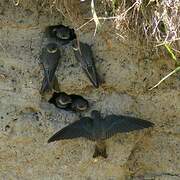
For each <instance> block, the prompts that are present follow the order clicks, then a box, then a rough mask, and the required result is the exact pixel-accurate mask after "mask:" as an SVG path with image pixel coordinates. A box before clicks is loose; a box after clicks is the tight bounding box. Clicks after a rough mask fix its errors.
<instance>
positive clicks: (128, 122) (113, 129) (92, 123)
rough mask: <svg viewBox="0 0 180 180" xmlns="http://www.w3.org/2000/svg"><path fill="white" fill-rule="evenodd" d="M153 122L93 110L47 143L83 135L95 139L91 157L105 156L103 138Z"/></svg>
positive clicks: (147, 126)
mask: <svg viewBox="0 0 180 180" xmlns="http://www.w3.org/2000/svg"><path fill="white" fill-rule="evenodd" d="M152 126H153V123H151V122H149V121H146V120H142V119H138V118H134V117H129V116H122V115H108V116H106V117H105V118H103V117H101V114H100V113H99V112H98V111H96V110H94V111H92V112H91V117H83V118H81V119H80V120H78V121H75V122H74V123H72V124H70V125H68V126H66V127H65V128H63V129H61V130H60V131H58V132H57V133H55V134H54V135H53V136H52V137H51V138H50V139H49V140H48V143H50V142H53V141H58V140H62V139H73V138H79V137H84V138H87V139H89V140H92V141H96V145H95V152H94V155H93V158H95V157H98V156H102V157H104V158H107V153H106V144H105V140H106V139H108V138H110V137H111V136H113V135H115V134H116V133H126V132H130V131H134V130H140V129H144V128H149V127H152Z"/></svg>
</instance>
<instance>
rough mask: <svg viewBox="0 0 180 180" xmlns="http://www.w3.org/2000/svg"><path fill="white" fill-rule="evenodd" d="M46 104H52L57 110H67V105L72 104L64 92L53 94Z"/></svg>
mask: <svg viewBox="0 0 180 180" xmlns="http://www.w3.org/2000/svg"><path fill="white" fill-rule="evenodd" d="M48 102H49V103H52V104H54V105H55V106H56V107H57V108H60V109H67V108H68V107H69V105H70V104H71V103H72V99H71V97H70V96H69V95H68V94H66V93H65V92H59V93H56V92H54V93H53V95H52V97H51V99H50V100H49V101H48Z"/></svg>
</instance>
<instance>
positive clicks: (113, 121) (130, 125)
mask: <svg viewBox="0 0 180 180" xmlns="http://www.w3.org/2000/svg"><path fill="white" fill-rule="evenodd" d="M104 121H105V122H104V123H105V126H104V128H105V132H106V138H109V137H111V136H113V135H114V134H116V133H125V132H130V131H134V130H140V129H144V128H149V127H152V126H153V125H154V124H153V123H152V122H150V121H146V120H142V119H139V118H134V117H130V116H122V115H118V116H117V115H109V116H106V117H105V118H104Z"/></svg>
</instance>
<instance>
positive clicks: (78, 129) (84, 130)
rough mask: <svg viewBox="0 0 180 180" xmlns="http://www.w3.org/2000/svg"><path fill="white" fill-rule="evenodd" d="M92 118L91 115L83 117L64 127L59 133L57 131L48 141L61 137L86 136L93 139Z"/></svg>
mask: <svg viewBox="0 0 180 180" xmlns="http://www.w3.org/2000/svg"><path fill="white" fill-rule="evenodd" d="M92 125H93V124H92V119H91V118H89V117H84V118H81V119H80V120H78V121H75V122H74V123H72V124H70V125H68V126H66V127H64V128H63V129H61V130H60V131H58V132H57V133H55V134H54V135H53V136H52V137H51V138H50V139H49V140H48V143H50V142H53V141H58V140H61V139H73V138H79V137H85V138H87V139H92V129H93V127H92Z"/></svg>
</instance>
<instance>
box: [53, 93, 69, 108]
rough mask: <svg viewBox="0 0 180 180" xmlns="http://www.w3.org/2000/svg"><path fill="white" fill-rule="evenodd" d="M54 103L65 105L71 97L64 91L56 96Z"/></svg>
mask: <svg viewBox="0 0 180 180" xmlns="http://www.w3.org/2000/svg"><path fill="white" fill-rule="evenodd" d="M56 103H57V105H59V106H66V105H68V104H70V103H71V98H70V96H68V95H67V94H66V93H61V94H60V95H59V96H58V97H57V98H56Z"/></svg>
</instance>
